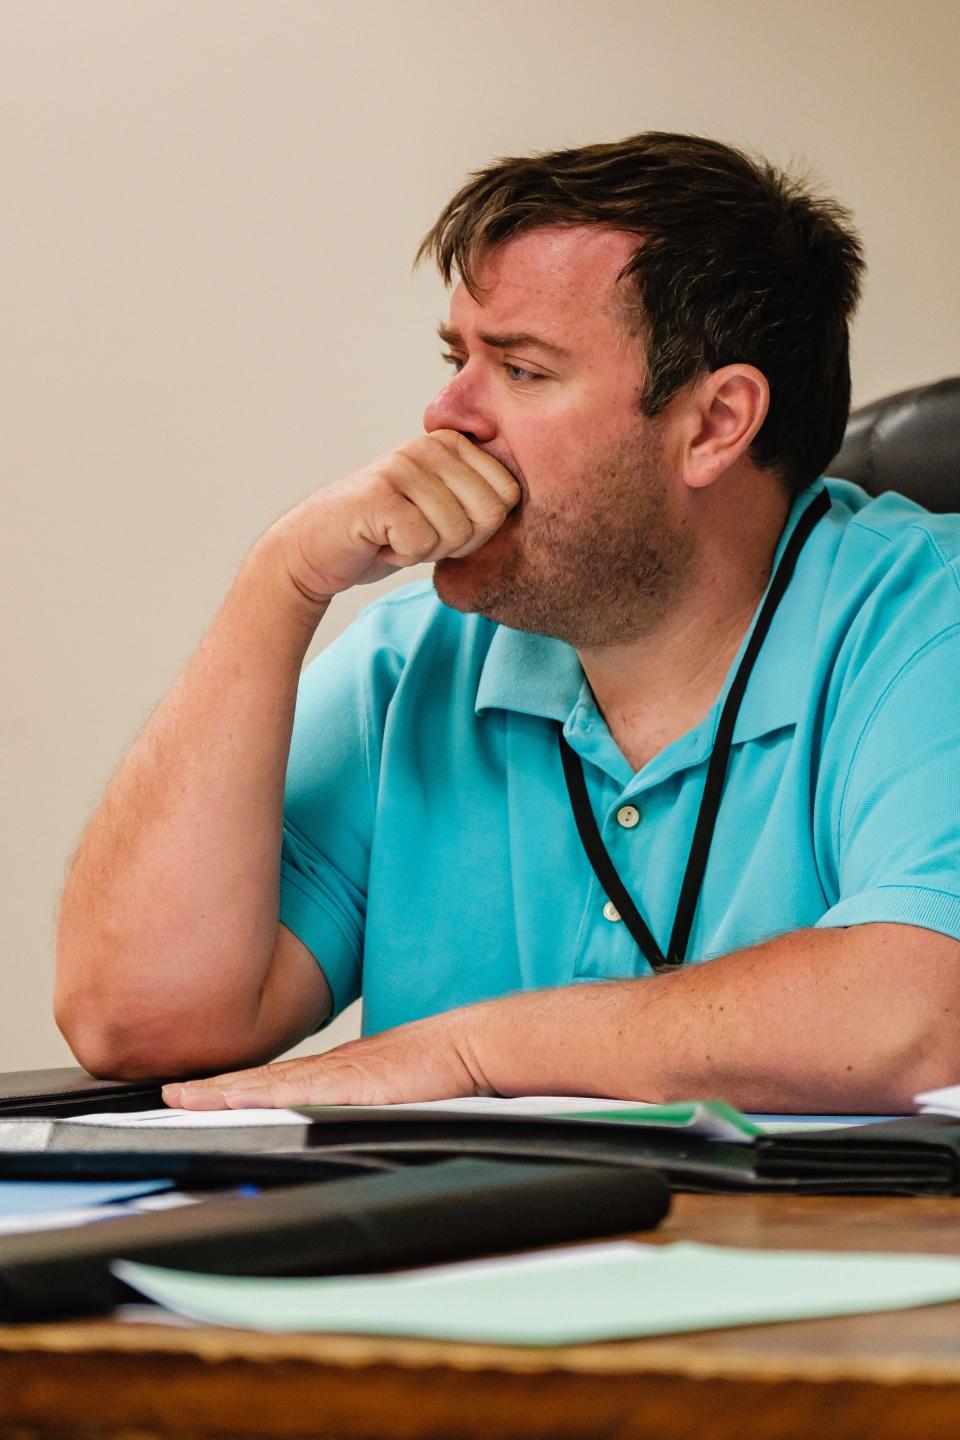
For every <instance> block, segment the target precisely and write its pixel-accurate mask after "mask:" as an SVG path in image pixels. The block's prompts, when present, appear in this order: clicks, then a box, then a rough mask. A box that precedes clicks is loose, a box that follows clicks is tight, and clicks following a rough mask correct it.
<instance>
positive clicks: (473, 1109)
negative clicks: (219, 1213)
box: [301, 1095, 652, 1118]
mask: <svg viewBox="0 0 960 1440" xmlns="http://www.w3.org/2000/svg"><path fill="white" fill-rule="evenodd" d="M651 1107H652V1102H651V1101H649V1100H607V1099H605V1098H604V1096H602V1095H514V1096H512V1097H511V1098H509V1099H505V1098H504V1097H503V1096H502V1095H465V1096H463V1097H461V1098H460V1099H457V1100H405V1101H403V1102H401V1103H400V1104H396V1105H351V1106H350V1109H351V1110H439V1111H441V1112H449V1113H451V1114H453V1115H576V1114H579V1113H580V1112H581V1111H584V1112H587V1113H589V1112H591V1111H594V1112H595V1111H602V1110H624V1111H629V1110H647V1109H650V1108H651ZM301 1118H302V1117H301Z"/></svg>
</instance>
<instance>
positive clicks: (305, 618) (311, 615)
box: [240, 528, 333, 643]
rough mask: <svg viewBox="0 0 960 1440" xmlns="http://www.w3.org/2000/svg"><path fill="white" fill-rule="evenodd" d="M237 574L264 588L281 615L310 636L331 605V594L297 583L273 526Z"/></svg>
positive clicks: (265, 593) (259, 587) (266, 595)
mask: <svg viewBox="0 0 960 1440" xmlns="http://www.w3.org/2000/svg"><path fill="white" fill-rule="evenodd" d="M240 574H241V576H246V577H247V578H248V579H249V580H250V582H251V583H252V584H253V585H254V586H255V587H257V588H258V589H261V590H262V591H263V593H264V596H265V599H266V603H268V604H270V605H272V606H274V607H279V608H280V611H281V613H282V614H284V615H288V616H289V617H290V619H292V620H293V621H294V622H295V623H296V624H297V626H298V627H300V628H302V629H304V630H306V631H308V632H309V635H310V636H311V638H312V636H313V633H314V631H315V630H316V628H317V626H318V625H319V624H320V621H321V620H322V619H323V617H324V615H325V614H326V613H327V610H328V609H329V608H330V602H331V600H332V599H333V596H332V595H308V594H307V592H306V591H305V590H303V589H302V588H301V586H300V585H298V584H297V582H296V579H295V578H294V576H293V574H292V573H291V570H290V566H289V564H288V563H287V560H286V557H285V551H284V545H283V543H282V541H281V539H280V537H279V536H278V535H277V533H276V530H275V529H274V528H271V529H270V530H268V531H266V533H265V534H263V535H261V537H260V539H259V540H258V541H257V542H256V544H255V545H254V546H253V548H252V550H250V552H249V554H248V555H247V557H246V559H245V560H244V562H243V565H242V566H241V570H240ZM308 643H309V641H308Z"/></svg>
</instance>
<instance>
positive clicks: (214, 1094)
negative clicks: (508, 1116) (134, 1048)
mask: <svg viewBox="0 0 960 1440" xmlns="http://www.w3.org/2000/svg"><path fill="white" fill-rule="evenodd" d="M476 1008H477V1007H475V1006H472V1007H470V1008H469V1009H463V1010H450V1011H448V1012H447V1013H446V1014H444V1015H436V1016H433V1017H431V1018H430V1019H429V1020H415V1021H413V1022H412V1023H411V1024H409V1025H399V1026H397V1027H396V1029H393V1030H384V1031H383V1032H382V1033H381V1034H379V1035H371V1036H370V1037H369V1038H368V1039H365V1040H351V1041H349V1042H348V1043H347V1044H346V1045H338V1046H337V1048H336V1049H335V1050H328V1051H326V1053H325V1054H322V1055H307V1056H304V1057H303V1058H302V1059H299V1060H281V1061H279V1062H278V1063H276V1064H274V1065H258V1066H256V1067H255V1068H254V1069H252V1070H236V1071H233V1072H232V1073H230V1074H228V1075H216V1076H214V1077H213V1078H212V1079H210V1080H191V1081H189V1082H187V1083H185V1084H177V1085H165V1086H164V1088H163V1098H164V1100H165V1101H166V1103H167V1104H168V1105H172V1106H179V1107H180V1108H181V1109H184V1110H247V1109H252V1108H257V1107H259V1106H267V1107H273V1106H279V1107H281V1108H282V1107H284V1106H288V1105H289V1106H296V1105H392V1104H395V1103H397V1102H400V1101H403V1100H442V1099H451V1098H453V1097H454V1096H457V1095H478V1094H484V1093H486V1086H485V1084H484V1081H483V1077H482V1076H481V1075H480V1074H479V1073H478V1072H477V1070H476V1068H475V1061H474V1058H473V1056H472V1054H471V1045H470V1040H469V1035H468V1028H467V1025H466V1024H465V1023H464V1021H465V1017H468V1016H469V1015H470V1014H471V1011H473V1010H475V1009H476Z"/></svg>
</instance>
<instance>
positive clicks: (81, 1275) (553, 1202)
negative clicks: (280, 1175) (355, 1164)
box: [0, 1160, 670, 1320]
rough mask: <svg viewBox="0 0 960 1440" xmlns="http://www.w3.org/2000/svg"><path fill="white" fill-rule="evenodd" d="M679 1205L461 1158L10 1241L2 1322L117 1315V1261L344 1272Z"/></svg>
mask: <svg viewBox="0 0 960 1440" xmlns="http://www.w3.org/2000/svg"><path fill="white" fill-rule="evenodd" d="M669 1206H670V1195H669V1191H668V1189H667V1186H666V1185H665V1184H664V1182H663V1181H662V1180H661V1179H660V1178H659V1177H658V1176H656V1175H654V1174H651V1173H649V1172H647V1171H644V1170H639V1169H633V1168H626V1167H621V1166H598V1165H548V1164H522V1163H511V1162H504V1161H489V1160H457V1161H452V1162H447V1163H443V1164H438V1165H425V1166H422V1167H416V1168H412V1169H405V1170H400V1171H396V1172H394V1173H391V1174H377V1175H364V1176H360V1177H354V1178H351V1179H342V1180H330V1181H326V1182H321V1183H319V1184H311V1185H300V1186H288V1187H286V1188H283V1189H279V1190H274V1191H271V1192H269V1193H267V1194H263V1195H259V1196H255V1197H244V1196H230V1197H228V1198H225V1199H210V1200H206V1201H204V1202H203V1203H202V1204H199V1205H191V1206H185V1207H183V1208H178V1209H175V1210H161V1211H157V1212H155V1213H152V1214H143V1215H134V1216H126V1217H122V1218H119V1219H115V1220H100V1221H97V1222H96V1223H95V1224H91V1225H83V1226H78V1227H75V1228H70V1229H61V1230H40V1231H35V1232H33V1233H31V1234H26V1235H23V1234H20V1235H10V1236H0V1320H41V1319H46V1318H49V1317H51V1316H55V1315H63V1314H70V1313H77V1312H90V1311H97V1310H103V1309H109V1308H112V1307H113V1306H114V1305H115V1304H117V1303H118V1301H120V1300H123V1299H125V1298H129V1295H130V1292H129V1291H128V1290H127V1287H125V1286H124V1285H123V1284H122V1283H121V1282H120V1281H119V1280H117V1279H116V1278H115V1277H114V1276H113V1275H112V1273H111V1271H110V1269H109V1266H110V1263H111V1261H113V1260H120V1259H124V1260H139V1261H143V1262H146V1263H149V1264H155V1265H169V1266H173V1267H175V1268H178V1269H192V1270H203V1271H207V1272H213V1273H217V1274H227V1275H238V1274H240V1275H305V1274H313V1275H316V1274H344V1273H352V1272H356V1271H370V1270H386V1269H391V1268H395V1267H401V1266H410V1265H423V1264H429V1263H431V1262H433V1261H439V1260H455V1259H464V1258H468V1257H473V1256H480V1255H486V1254H491V1253H503V1252H505V1251H510V1250H521V1249H525V1248H529V1247H531V1246H538V1245H551V1244H554V1245H555V1244H562V1243H566V1242H569V1241H574V1240H584V1239H596V1238H599V1237H602V1236H609V1235H622V1234H625V1233H629V1232H632V1231H636V1230H646V1229H649V1228H651V1227H652V1226H655V1225H657V1224H658V1223H659V1222H660V1220H661V1219H662V1218H663V1216H664V1215H666V1213H667V1211H668V1209H669Z"/></svg>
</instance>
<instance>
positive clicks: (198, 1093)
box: [177, 1083, 227, 1110]
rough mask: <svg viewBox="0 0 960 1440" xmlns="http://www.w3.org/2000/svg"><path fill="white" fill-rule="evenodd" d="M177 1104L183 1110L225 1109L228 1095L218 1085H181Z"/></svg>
mask: <svg viewBox="0 0 960 1440" xmlns="http://www.w3.org/2000/svg"><path fill="white" fill-rule="evenodd" d="M177 1104H178V1105H179V1106H180V1108H181V1109H183V1110H225V1109H226V1108H227V1097H226V1095H225V1094H224V1092H223V1090H221V1089H220V1088H219V1086H217V1085H210V1084H207V1083H201V1084H198V1085H181V1086H180V1096H179V1099H178V1100H177Z"/></svg>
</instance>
